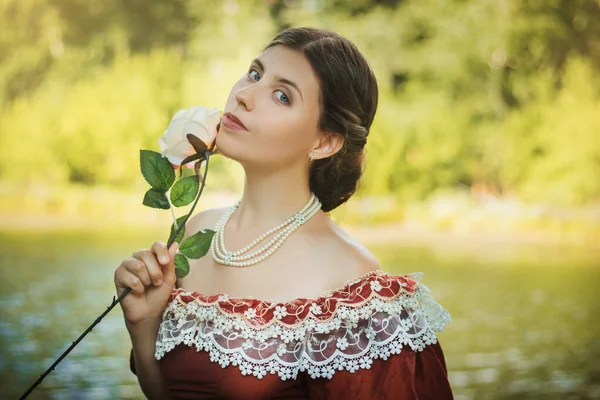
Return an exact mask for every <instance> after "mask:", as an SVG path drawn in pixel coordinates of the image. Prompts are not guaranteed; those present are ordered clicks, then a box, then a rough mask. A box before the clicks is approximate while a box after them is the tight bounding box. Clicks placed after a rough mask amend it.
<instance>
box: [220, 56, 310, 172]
mask: <svg viewBox="0 0 600 400" xmlns="http://www.w3.org/2000/svg"><path fill="white" fill-rule="evenodd" d="M319 91H320V88H319V81H318V79H317V76H316V75H315V73H314V72H313V70H312V67H311V65H310V63H309V62H308V60H307V59H306V58H305V56H304V55H303V54H302V53H300V52H297V51H294V50H291V49H289V48H287V47H284V46H281V45H277V46H274V47H271V48H268V49H267V50H265V51H264V52H263V53H262V54H261V55H260V56H258V58H256V59H255V60H254V61H253V62H252V63H251V64H250V67H249V69H248V71H247V73H245V74H244V75H243V76H242V77H241V78H240V79H239V80H238V81H237V82H236V83H235V84H234V85H233V88H232V90H231V93H230V94H229V98H228V99H227V103H226V105H225V110H224V113H223V118H222V119H221V127H220V130H219V134H218V136H217V148H218V149H219V152H220V153H222V154H223V155H224V156H226V157H228V158H232V159H234V160H236V161H239V162H240V163H241V164H242V165H253V166H258V165H260V166H263V167H264V166H267V167H275V168H277V167H285V166H291V165H294V164H296V163H308V161H309V159H308V154H309V152H310V151H311V149H312V148H313V147H314V146H315V145H316V144H317V143H318V138H319V136H318V133H319V130H318V121H319V116H320V104H319ZM227 113H231V114H232V115H233V116H234V117H233V121H234V120H235V119H236V118H237V119H238V120H239V121H240V122H241V123H242V124H243V126H244V127H245V128H246V129H243V128H240V127H239V125H238V126H236V124H235V122H232V118H229V116H228V114H227Z"/></svg>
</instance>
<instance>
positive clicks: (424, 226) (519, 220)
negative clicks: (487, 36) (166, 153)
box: [0, 184, 600, 247]
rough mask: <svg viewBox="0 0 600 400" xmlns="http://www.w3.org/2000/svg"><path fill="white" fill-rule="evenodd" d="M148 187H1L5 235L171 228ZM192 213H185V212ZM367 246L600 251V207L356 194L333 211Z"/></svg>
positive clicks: (211, 198)
mask: <svg viewBox="0 0 600 400" xmlns="http://www.w3.org/2000/svg"><path fill="white" fill-rule="evenodd" d="M143 191H144V189H143V188H139V189H136V190H135V191H132V190H117V189H113V188H104V187H93V188H90V187H85V186H65V187H57V186H51V187H49V186H43V185H36V186H27V187H25V186H16V185H7V184H0V226H1V227H2V229H3V230H8V231H12V230H32V231H39V230H60V229H95V230H97V229H114V228H117V229H140V228H143V229H144V228H147V229H157V230H159V229H165V227H166V226H168V225H169V224H170V222H171V216H170V213H169V212H167V211H164V210H153V209H150V208H148V207H145V206H143V205H142V204H141V201H142V197H143ZM238 197H239V194H238V193H234V192H215V191H207V192H205V194H204V195H203V196H202V199H201V200H200V203H199V205H198V208H197V209H198V210H202V209H205V208H209V207H216V206H222V205H229V204H232V203H233V202H234V201H235V200H236V199H237V198H238ZM188 210H189V208H187V207H184V208H182V209H180V210H177V211H178V212H177V215H178V216H179V215H183V214H184V213H185V212H187V211H188ZM332 217H333V219H334V220H335V221H336V222H338V223H339V224H341V225H343V226H344V227H345V228H347V229H348V230H349V231H350V232H351V233H352V234H353V235H354V236H356V237H357V238H358V239H359V240H361V241H364V242H377V243H380V242H397V241H402V242H409V243H413V242H414V243H422V242H431V241H435V242H439V241H444V242H448V243H453V242H457V243H458V242H469V243H471V244H478V243H480V244H481V243H484V242H485V243H492V242H519V243H536V244H548V245H561V244H566V245H578V246H592V247H597V246H600V207H588V208H580V209H564V208H555V207H549V206H543V205H527V204H524V203H521V202H519V201H517V200H515V199H500V198H495V197H475V196H473V195H471V194H470V193H464V192H453V193H440V194H438V195H436V196H433V197H431V198H429V199H428V200H427V201H423V202H419V203H412V204H398V203H397V202H396V201H394V199H393V198H390V197H387V198H383V197H382V198H361V197H359V196H356V197H355V198H353V199H352V200H351V201H350V202H349V203H348V204H346V205H344V206H342V207H340V208H339V209H338V210H336V211H335V212H334V213H333V214H332Z"/></svg>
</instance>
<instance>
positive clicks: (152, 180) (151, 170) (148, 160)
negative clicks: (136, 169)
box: [140, 150, 175, 193]
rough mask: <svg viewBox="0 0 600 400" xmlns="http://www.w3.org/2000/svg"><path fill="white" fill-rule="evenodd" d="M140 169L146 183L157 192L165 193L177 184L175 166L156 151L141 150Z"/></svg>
mask: <svg viewBox="0 0 600 400" xmlns="http://www.w3.org/2000/svg"><path fill="white" fill-rule="evenodd" d="M140 169H141V171H142V175H143V176H144V179H146V182H148V183H149V184H150V186H152V188H153V189H155V190H157V191H160V192H163V193H164V192H166V191H167V190H169V188H170V187H171V186H172V185H173V182H175V169H174V168H173V165H171V163H170V162H169V160H168V159H167V158H165V157H163V156H162V155H161V154H160V153H158V152H156V151H151V150H140Z"/></svg>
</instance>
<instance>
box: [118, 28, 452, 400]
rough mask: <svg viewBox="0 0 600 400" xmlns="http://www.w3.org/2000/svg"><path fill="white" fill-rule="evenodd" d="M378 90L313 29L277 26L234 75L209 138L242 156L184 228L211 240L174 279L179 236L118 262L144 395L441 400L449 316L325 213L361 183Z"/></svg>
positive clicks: (344, 52) (344, 44)
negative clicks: (229, 198)
mask: <svg viewBox="0 0 600 400" xmlns="http://www.w3.org/2000/svg"><path fill="white" fill-rule="evenodd" d="M377 96H378V90H377V83H376V80H375V76H374V75H373V72H372V71H371V69H370V68H369V65H368V64H367V62H366V60H365V59H364V58H363V56H362V54H361V53H360V52H359V51H358V50H357V48H356V47H355V46H354V45H353V44H352V43H351V42H349V41H348V40H347V39H345V38H343V37H341V36H339V35H337V34H335V33H331V32H327V31H323V30H317V29H309V28H302V29H290V30H287V31H284V32H282V33H281V34H279V35H278V36H277V37H275V39H274V40H273V41H272V42H271V43H270V44H269V45H268V46H267V48H266V49H265V50H264V52H263V53H262V54H260V55H259V56H258V58H257V59H255V60H254V61H252V63H251V65H250V68H249V70H248V72H247V73H246V74H245V75H244V76H242V77H241V78H240V80H239V81H238V82H237V83H235V85H234V87H233V89H232V91H231V94H230V96H229V98H228V100H227V104H226V106H225V110H224V111H225V113H224V115H223V117H222V119H221V124H220V130H219V135H218V136H217V147H218V149H219V152H220V153H221V154H223V155H224V156H225V157H229V158H231V159H233V160H236V161H238V162H239V163H240V164H241V165H242V166H243V167H244V170H245V172H246V180H245V186H244V192H243V195H242V198H241V200H240V202H239V203H237V204H236V205H234V206H232V207H226V208H218V209H210V210H207V211H203V212H200V213H198V214H196V215H195V216H194V217H193V218H191V219H190V220H189V222H188V225H187V227H186V234H187V235H190V234H193V233H195V232H197V231H198V230H200V229H207V228H208V229H214V230H216V232H217V233H216V234H215V236H214V239H213V243H212V251H211V252H209V254H207V255H206V256H205V257H203V258H201V259H199V260H195V261H194V262H193V265H192V266H191V272H190V274H189V275H188V276H186V277H185V278H184V279H176V277H175V273H174V264H173V259H174V255H175V253H176V251H177V244H176V243H174V244H173V246H172V247H171V248H170V249H167V248H166V245H165V244H164V243H161V242H156V243H154V245H153V246H152V248H151V249H150V250H140V251H137V252H136V253H134V254H133V256H132V257H131V258H129V259H126V260H124V261H123V262H122V263H121V265H120V266H119V267H118V268H117V270H116V271H115V285H116V288H117V292H118V293H121V292H122V291H123V290H124V288H126V287H131V289H132V292H131V294H129V295H128V296H127V297H125V299H124V300H123V301H122V302H121V306H122V308H123V313H124V315H125V320H126V326H127V329H128V331H129V334H130V336H131V341H132V344H133V350H132V354H131V368H132V370H133V371H134V372H135V373H136V374H137V376H138V379H139V383H140V386H141V387H142V390H143V391H144V393H145V394H146V396H148V397H149V398H157V399H165V398H220V399H221V398H222V399H369V400H370V399H417V398H418V399H450V398H452V393H451V389H450V385H449V383H448V379H447V375H446V366H445V361H444V356H443V353H442V350H441V348H440V346H439V344H438V343H437V341H436V337H435V333H434V331H438V330H441V328H442V327H443V325H444V324H445V323H446V322H448V321H449V315H448V313H447V312H446V311H445V310H444V309H443V308H441V307H440V306H438V305H437V304H436V303H435V302H434V301H433V300H432V299H431V298H430V297H429V296H428V294H427V290H426V288H425V287H424V286H421V285H420V284H419V283H418V282H417V281H416V280H415V279H414V278H412V277H409V276H390V275H388V274H386V273H384V272H382V271H381V270H380V268H379V265H378V263H377V261H376V259H375V257H373V255H371V253H370V252H369V251H368V250H367V249H366V248H365V247H363V246H361V245H360V244H359V243H357V242H356V241H355V240H354V239H352V238H351V237H350V236H349V235H348V234H346V233H345V232H344V231H343V230H342V229H341V228H340V227H339V226H338V225H336V224H335V223H334V222H333V221H332V220H331V219H330V218H329V217H328V215H327V214H326V213H327V212H329V211H331V210H333V209H335V208H336V207H338V206H339V205H340V204H342V203H344V202H346V201H347V200H348V199H349V198H350V196H351V195H352V194H353V193H354V191H355V189H356V186H357V183H358V180H359V178H360V176H361V173H362V170H363V155H364V147H365V144H366V141H367V135H368V133H369V128H370V126H371V123H372V122H373V118H374V116H375V111H376V108H377ZM274 238H275V239H274ZM234 250H235V251H234ZM174 286H176V289H174V290H173V287H174Z"/></svg>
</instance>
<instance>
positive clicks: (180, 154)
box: [162, 140, 196, 164]
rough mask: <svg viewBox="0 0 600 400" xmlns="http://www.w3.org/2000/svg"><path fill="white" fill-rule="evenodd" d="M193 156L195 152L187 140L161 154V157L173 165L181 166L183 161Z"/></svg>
mask: <svg viewBox="0 0 600 400" xmlns="http://www.w3.org/2000/svg"><path fill="white" fill-rule="evenodd" d="M193 154H196V151H195V150H194V148H193V147H192V145H191V144H190V142H188V141H187V140H184V141H181V142H179V143H177V144H176V145H175V146H174V147H171V148H169V149H167V150H165V151H163V152H162V155H163V157H167V158H168V159H169V161H170V162H171V163H173V164H181V162H182V161H183V160H184V159H186V158H187V157H189V156H191V155H193Z"/></svg>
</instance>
